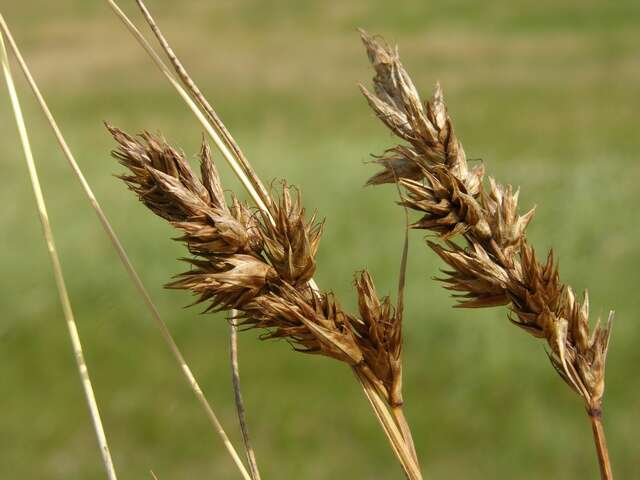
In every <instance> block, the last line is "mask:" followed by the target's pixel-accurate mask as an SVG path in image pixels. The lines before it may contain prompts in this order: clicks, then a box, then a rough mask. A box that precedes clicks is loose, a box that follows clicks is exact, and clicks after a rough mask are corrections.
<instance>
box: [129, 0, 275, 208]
mask: <svg viewBox="0 0 640 480" xmlns="http://www.w3.org/2000/svg"><path fill="white" fill-rule="evenodd" d="M136 2H137V4H138V7H139V8H140V11H141V12H142V15H143V16H144V18H145V20H146V21H147V24H148V25H149V27H150V28H151V31H152V32H153V34H154V35H155V37H156V39H157V40H158V43H160V45H161V47H162V49H163V50H164V52H165V54H166V55H167V58H168V59H169V61H170V62H171V64H172V65H173V69H174V71H175V72H176V74H177V75H178V77H179V78H180V80H181V81H182V84H183V85H184V87H185V88H186V89H187V90H188V91H189V92H190V93H191V94H192V96H193V98H194V99H195V100H196V102H198V104H199V105H200V107H201V108H202V111H203V112H204V113H205V115H207V117H208V118H209V121H210V122H211V125H212V126H213V127H214V128H215V130H216V132H218V134H219V135H220V136H221V137H222V139H223V140H224V142H225V143H226V145H227V147H229V149H230V150H231V151H232V152H233V154H234V156H235V158H236V160H237V162H238V163H239V164H240V166H241V167H242V169H243V171H244V173H245V175H246V176H247V177H248V178H249V180H250V181H251V184H252V185H253V186H254V188H255V190H256V192H257V193H258V195H259V196H260V198H261V199H262V201H263V202H264V203H265V205H266V206H267V207H271V196H270V195H269V192H268V191H267V189H266V188H265V187H264V185H263V183H262V181H261V180H260V178H259V177H258V175H257V174H256V172H255V170H254V169H253V167H252V166H251V163H249V161H248V160H247V158H246V157H245V155H244V153H243V152H242V149H241V148H240V146H239V145H238V143H237V142H236V141H235V139H234V138H233V136H232V135H231V133H230V132H229V130H228V129H227V127H226V126H225V125H224V123H223V122H222V120H220V117H219V116H218V114H217V113H216V111H215V110H214V109H213V107H212V106H211V104H210V103H209V101H208V100H207V98H206V97H205V96H204V95H203V94H202V92H201V91H200V89H199V88H198V85H196V83H195V82H194V81H193V79H192V78H191V76H190V75H189V73H188V72H187V70H186V68H184V66H183V65H182V62H181V61H180V59H179V58H178V57H177V55H176V54H175V53H174V52H173V49H172V48H171V45H169V42H168V41H167V40H166V38H165V37H164V35H163V34H162V31H161V30H160V27H158V24H157V23H156V21H155V20H154V18H153V16H152V15H151V12H149V9H148V8H147V7H146V5H145V4H144V2H143V1H142V0H136Z"/></svg>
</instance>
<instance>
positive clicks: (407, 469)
mask: <svg viewBox="0 0 640 480" xmlns="http://www.w3.org/2000/svg"><path fill="white" fill-rule="evenodd" d="M353 370H354V372H355V374H356V377H357V378H358V381H359V382H360V385H361V386H362V389H363V391H364V393H365V396H366V397H367V400H369V403H370V404H371V407H372V409H373V411H374V413H375V414H376V417H377V419H378V421H379V423H380V425H381V426H382V428H383V430H384V432H385V434H386V436H387V438H388V440H389V443H390V444H391V447H392V449H393V451H394V453H395V454H396V456H397V457H398V459H399V461H400V465H402V468H403V470H404V473H405V475H406V476H407V478H409V479H410V480H421V479H422V473H421V471H420V467H419V466H418V465H417V463H416V461H415V460H414V458H413V454H412V452H411V449H410V448H409V447H408V445H407V442H406V440H405V438H404V436H403V434H402V432H401V431H400V429H399V427H398V425H397V424H396V421H395V419H394V418H393V417H392V416H391V414H390V413H389V409H388V407H387V405H386V403H385V402H384V401H383V400H382V399H381V398H380V395H379V394H378V391H377V389H376V387H375V385H373V384H372V382H371V381H370V380H369V379H368V378H367V377H366V376H365V375H363V374H362V372H361V371H360V370H358V369H357V368H354V369H353Z"/></svg>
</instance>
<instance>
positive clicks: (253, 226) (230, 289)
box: [107, 126, 402, 406]
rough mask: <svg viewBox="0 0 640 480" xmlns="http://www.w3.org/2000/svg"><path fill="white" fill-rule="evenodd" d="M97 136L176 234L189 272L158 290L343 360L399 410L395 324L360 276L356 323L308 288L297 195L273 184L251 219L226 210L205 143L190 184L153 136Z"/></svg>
mask: <svg viewBox="0 0 640 480" xmlns="http://www.w3.org/2000/svg"><path fill="white" fill-rule="evenodd" d="M107 128H108V129H109V131H110V133H111V134H112V136H113V138H114V139H115V140H116V142H117V143H118V148H117V150H115V151H114V152H113V155H114V157H115V158H116V159H118V160H119V162H120V163H121V164H122V165H123V166H125V167H126V168H127V169H128V170H129V172H130V173H129V174H127V175H122V176H120V177H119V178H121V179H122V180H124V182H125V183H126V184H127V185H128V186H129V188H130V189H131V190H133V191H134V192H135V193H136V194H137V195H138V197H139V199H140V200H141V201H142V203H144V204H145V205H146V206H147V207H148V208H149V209H150V210H151V211H153V212H154V213H155V214H156V215H158V216H160V217H162V218H164V219H165V220H167V221H169V222H170V223H171V224H172V225H173V226H174V227H176V228H177V229H179V230H181V231H182V236H180V237H179V238H178V239H177V240H179V241H181V242H183V243H184V244H185V245H186V246H187V248H188V250H189V252H190V253H191V254H192V255H193V258H189V259H185V261H186V262H188V263H189V264H190V265H191V268H190V269H189V270H188V271H186V272H184V273H182V274H180V275H178V276H177V278H176V279H175V280H174V281H173V282H171V283H170V284H169V285H168V287H170V288H177V289H184V290H190V291H192V292H193V293H195V294H196V295H197V296H198V299H197V301H196V303H201V302H206V303H207V309H206V310H207V311H221V310H231V309H236V310H238V311H239V312H240V321H241V325H242V326H244V327H245V328H259V329H264V330H266V333H264V334H263V335H262V338H284V339H286V340H288V341H289V342H290V343H291V344H292V345H293V346H294V348H295V349H296V350H299V351H302V352H306V353H316V354H322V355H325V356H328V357H331V358H335V359H337V360H339V361H342V362H345V363H347V364H349V365H350V366H352V367H354V368H357V369H358V370H359V371H360V372H361V373H362V374H363V375H364V376H366V378H368V379H369V381H371V382H372V384H373V385H374V386H376V387H377V389H378V390H379V391H380V392H382V393H383V396H384V398H385V399H386V400H387V401H388V402H389V404H390V405H391V406H398V405H401V404H402V392H401V385H402V379H401V378H402V370H401V365H400V355H401V327H400V323H401V319H400V317H399V316H398V315H397V314H396V313H395V309H394V307H393V306H392V304H391V302H390V300H389V299H388V298H383V299H380V298H378V296H377V294H376V292H375V287H374V286H373V281H372V280H371V277H370V276H369V274H368V273H366V272H363V273H362V274H360V275H359V276H358V277H357V279H356V287H357V292H358V297H359V302H358V303H359V310H360V312H359V313H360V315H359V316H354V315H350V314H348V313H346V312H345V311H344V310H343V309H342V308H341V307H340V305H339V303H338V301H337V300H336V298H335V296H334V295H333V294H332V293H324V292H319V291H317V290H316V289H315V288H314V287H313V284H312V283H311V282H310V281H311V279H312V276H313V274H314V272H315V268H316V260H315V257H316V253H317V251H318V245H319V242H320V236H321V233H322V223H319V222H317V221H316V219H315V216H312V217H311V218H310V219H309V218H307V215H306V212H305V210H304V208H303V207H302V199H301V196H300V193H299V192H297V191H295V192H293V189H292V188H291V187H289V186H288V185H286V184H283V185H282V189H281V194H280V198H279V199H278V200H277V201H273V202H271V204H270V211H269V212H253V211H251V210H249V209H248V208H247V207H246V206H245V205H244V204H242V203H241V202H240V201H238V199H237V198H235V197H232V201H231V205H228V204H227V202H226V199H225V195H224V192H223V190H222V185H221V183H220V179H219V176H218V172H217V170H216V168H215V166H214V164H213V162H212V160H211V154H210V151H209V149H208V147H207V146H206V145H203V147H202V149H201V153H200V160H201V176H202V179H199V178H197V176H196V175H194V173H193V171H192V170H191V167H190V166H189V163H188V162H187V161H186V160H185V158H184V155H183V154H182V153H180V152H178V151H177V150H175V149H174V148H172V147H171V146H170V145H168V144H167V142H166V141H165V140H164V139H163V138H160V137H157V136H154V135H151V134H149V133H147V132H145V133H143V134H141V135H139V136H137V137H132V136H130V135H127V134H126V133H124V132H122V131H121V130H119V129H117V128H114V127H111V126H108V127H107ZM292 193H294V194H293V195H292Z"/></svg>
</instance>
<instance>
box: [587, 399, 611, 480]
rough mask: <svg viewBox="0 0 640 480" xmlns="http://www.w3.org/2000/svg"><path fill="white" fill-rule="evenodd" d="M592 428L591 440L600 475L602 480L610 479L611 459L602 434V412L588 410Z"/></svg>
mask: <svg viewBox="0 0 640 480" xmlns="http://www.w3.org/2000/svg"><path fill="white" fill-rule="evenodd" d="M588 414H589V420H590V422H591V429H592V430H593V441H594V443H595V446H596V453H597V455H598V465H599V467H600V477H601V478H602V479H603V480H612V479H613V472H612V471H611V461H610V460H609V449H608V448H607V440H606V438H605V435H604V427H603V426H602V412H601V411H597V412H588Z"/></svg>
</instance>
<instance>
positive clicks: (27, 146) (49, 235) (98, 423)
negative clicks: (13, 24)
mask: <svg viewBox="0 0 640 480" xmlns="http://www.w3.org/2000/svg"><path fill="white" fill-rule="evenodd" d="M0 57H1V60H2V71H3V73H4V77H5V80H6V83H7V90H8V92H9V98H10V100H11V107H12V109H13V114H14V117H15V121H16V126H17V127H18V134H19V136H20V142H21V143H22V150H23V151H24V159H25V161H26V163H27V169H28V170H29V177H30V179H31V186H32V188H33V195H34V196H35V199H36V206H37V209H38V215H39V216H40V223H41V224H42V231H43V235H44V239H45V242H46V244H47V250H48V251H49V257H50V259H51V264H52V266H53V275H54V277H55V282H56V287H57V290H58V296H59V297H60V303H61V304H62V312H63V315H64V318H65V321H66V323H67V329H68V333H69V339H70V340H71V347H72V348H73V353H74V357H75V360H76V367H77V369H78V373H79V374H80V380H81V382H82V388H83V389H84V395H85V398H86V401H87V406H88V407H89V414H90V415H91V421H92V422H93V428H94V430H95V434H96V439H97V440H98V446H99V447H100V454H101V457H102V463H103V464H104V468H105V470H106V472H107V478H108V479H109V480H117V475H116V470H115V467H114V465H113V460H112V459H111V452H110V451H109V444H108V442H107V436H106V434H105V432H104V427H103V425H102V420H101V418H100V410H99V409H98V402H97V400H96V396H95V393H94V391H93V386H92V384H91V377H90V376H89V369H88V367H87V364H86V362H85V359H84V353H83V351H82V342H81V341H80V334H79V333H78V327H77V325H76V321H75V318H74V315H73V309H72V308H71V300H70V299H69V294H68V292H67V286H66V283H65V281H64V275H63V273H62V265H61V264H60V258H59V257H58V251H57V249H56V245H55V241H54V238H53V231H52V229H51V222H50V221H49V215H48V213H47V205H46V202H45V200H44V194H43V192H42V187H41V186H40V179H39V178H38V170H37V169H36V164H35V161H34V159H33V151H32V150H31V143H30V142H29V135H28V133H27V126H26V124H25V121H24V116H23V115H22V108H21V107H20V100H19V99H18V92H17V91H16V88H15V84H14V82H13V76H12V74H11V66H10V65H9V58H8V56H7V50H6V48H5V45H4V40H3V35H2V33H0Z"/></svg>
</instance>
